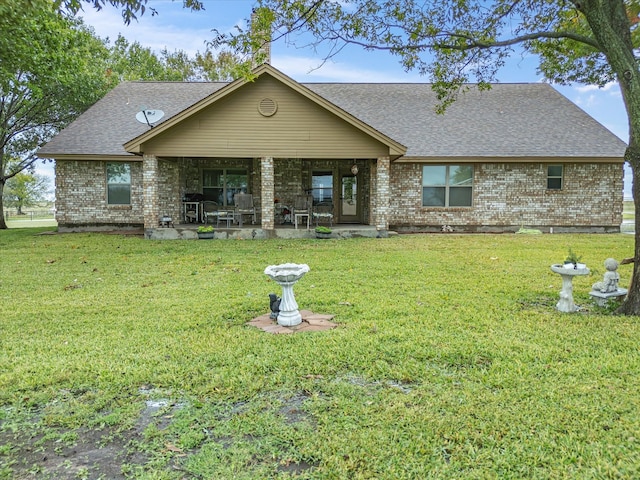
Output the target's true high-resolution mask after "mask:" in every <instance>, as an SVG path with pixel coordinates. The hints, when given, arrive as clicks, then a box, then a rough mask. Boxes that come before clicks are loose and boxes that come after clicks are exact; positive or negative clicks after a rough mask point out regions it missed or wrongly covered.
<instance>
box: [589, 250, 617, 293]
mask: <svg viewBox="0 0 640 480" xmlns="http://www.w3.org/2000/svg"><path fill="white" fill-rule="evenodd" d="M604 268H606V269H607V271H606V273H605V274H604V279H603V280H602V281H601V282H596V283H594V284H593V287H591V290H594V291H597V292H602V293H609V292H615V291H617V290H618V282H619V281H620V274H619V273H618V272H617V271H616V270H618V262H617V261H616V260H615V259H613V258H607V259H606V260H605V261H604Z"/></svg>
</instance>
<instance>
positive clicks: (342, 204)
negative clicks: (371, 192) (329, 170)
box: [338, 172, 362, 223]
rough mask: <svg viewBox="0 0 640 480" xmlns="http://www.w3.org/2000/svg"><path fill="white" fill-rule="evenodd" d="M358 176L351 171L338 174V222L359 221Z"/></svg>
mask: <svg viewBox="0 0 640 480" xmlns="http://www.w3.org/2000/svg"><path fill="white" fill-rule="evenodd" d="M359 198H360V195H359V191H358V177H357V176H356V175H354V174H353V173H351V172H349V173H346V172H345V173H341V174H340V201H339V203H338V207H339V212H338V223H361V222H362V219H361V213H360V211H361V208H360V201H359Z"/></svg>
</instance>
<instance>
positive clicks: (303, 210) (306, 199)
mask: <svg viewBox="0 0 640 480" xmlns="http://www.w3.org/2000/svg"><path fill="white" fill-rule="evenodd" d="M312 204H313V197H312V196H311V195H298V196H297V197H296V199H295V202H294V204H293V223H294V225H295V228H296V229H297V228H298V221H299V220H300V219H304V217H307V230H309V227H310V225H311V220H310V218H311V205H312Z"/></svg>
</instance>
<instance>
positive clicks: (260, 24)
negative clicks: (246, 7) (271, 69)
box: [251, 8, 271, 68]
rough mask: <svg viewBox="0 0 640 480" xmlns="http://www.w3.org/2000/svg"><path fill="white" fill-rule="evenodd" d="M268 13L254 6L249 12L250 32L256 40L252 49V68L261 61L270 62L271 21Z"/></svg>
mask: <svg viewBox="0 0 640 480" xmlns="http://www.w3.org/2000/svg"><path fill="white" fill-rule="evenodd" d="M268 13H269V12H268V11H265V12H259V11H258V10H257V9H255V8H254V9H253V10H252V12H251V33H252V34H253V35H254V37H255V41H256V42H257V43H256V45H254V51H253V60H252V61H253V67H254V68H255V67H257V66H259V65H261V64H263V63H269V64H271V21H270V20H269V19H268V17H269V16H270V15H268Z"/></svg>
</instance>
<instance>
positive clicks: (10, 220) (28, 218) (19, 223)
mask: <svg viewBox="0 0 640 480" xmlns="http://www.w3.org/2000/svg"><path fill="white" fill-rule="evenodd" d="M24 212H25V213H24V215H16V214H15V210H5V212H4V217H5V220H6V221H7V226H8V227H9V228H31V227H56V226H57V225H58V223H57V222H56V221H55V218H54V216H53V211H52V209H51V205H46V206H44V205H43V206H37V207H30V208H29V209H28V210H27V209H25V210H24Z"/></svg>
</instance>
